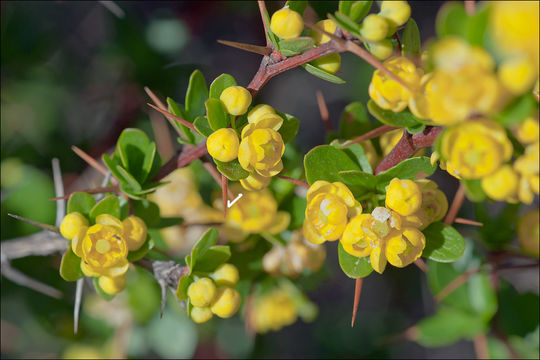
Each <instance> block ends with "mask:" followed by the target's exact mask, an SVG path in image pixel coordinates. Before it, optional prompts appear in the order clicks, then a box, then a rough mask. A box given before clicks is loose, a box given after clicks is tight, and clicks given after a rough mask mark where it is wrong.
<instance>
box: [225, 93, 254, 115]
mask: <svg viewBox="0 0 540 360" xmlns="http://www.w3.org/2000/svg"><path fill="white" fill-rule="evenodd" d="M219 99H220V100H221V101H222V102H223V105H225V109H226V110H227V112H228V113H229V114H231V115H235V116H237V115H243V114H245V113H246V111H247V109H248V108H249V105H251V93H250V92H249V91H248V90H246V89H245V88H243V87H242V86H229V87H228V88H226V89H225V90H223V92H222V93H221V95H220V96H219Z"/></svg>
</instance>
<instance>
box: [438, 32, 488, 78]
mask: <svg viewBox="0 0 540 360" xmlns="http://www.w3.org/2000/svg"><path fill="white" fill-rule="evenodd" d="M431 54H432V56H431V57H432V61H433V66H434V67H435V68H436V69H437V70H442V71H444V72H446V73H456V72H458V71H460V70H461V69H462V68H464V67H466V66H472V67H477V68H478V69H481V70H483V71H488V72H491V71H493V69H494V68H495V62H494V61H493V58H492V57H491V55H490V54H489V53H488V52H487V51H486V50H484V49H483V48H481V47H479V46H471V45H469V44H468V43H467V42H466V41H465V40H463V39H462V38H460V37H457V36H448V37H445V38H443V39H441V40H439V41H437V43H435V44H434V45H433V49H432V52H431Z"/></svg>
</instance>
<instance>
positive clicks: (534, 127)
mask: <svg viewBox="0 0 540 360" xmlns="http://www.w3.org/2000/svg"><path fill="white" fill-rule="evenodd" d="M516 137H517V138H518V140H519V141H521V142H522V143H524V144H530V143H534V142H536V141H538V138H539V137H540V127H539V123H538V119H535V118H533V117H532V116H529V117H528V118H526V119H525V120H524V121H523V122H522V123H521V124H519V126H518V128H517V131H516Z"/></svg>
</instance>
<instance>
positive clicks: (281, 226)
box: [223, 184, 290, 241]
mask: <svg viewBox="0 0 540 360" xmlns="http://www.w3.org/2000/svg"><path fill="white" fill-rule="evenodd" d="M231 190H232V191H233V192H234V193H235V194H238V193H240V192H242V193H243V195H242V197H241V198H240V199H239V200H238V201H237V202H236V203H235V204H234V205H233V206H231V207H230V208H229V209H228V210H227V216H226V218H225V227H224V229H223V232H224V233H225V234H226V237H228V238H229V240H231V241H240V240H243V239H244V238H245V236H246V235H247V234H258V233H261V232H269V233H271V234H276V233H280V232H282V231H283V230H285V229H286V228H287V226H289V223H290V215H289V214H288V213H286V212H284V211H277V202H276V200H275V199H274V197H273V195H272V193H271V192H270V191H269V190H268V189H264V190H261V191H248V192H245V191H242V190H241V188H240V187H239V186H238V185H236V184H234V185H232V186H231Z"/></svg>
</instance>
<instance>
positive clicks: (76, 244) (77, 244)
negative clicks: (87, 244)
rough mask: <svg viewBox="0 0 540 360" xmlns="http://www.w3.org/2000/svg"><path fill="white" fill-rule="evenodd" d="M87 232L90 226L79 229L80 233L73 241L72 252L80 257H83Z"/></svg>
mask: <svg viewBox="0 0 540 360" xmlns="http://www.w3.org/2000/svg"><path fill="white" fill-rule="evenodd" d="M87 230H88V226H81V227H79V232H78V233H77V235H75V236H74V237H73V239H71V250H73V253H74V254H75V255H77V256H78V257H82V241H83V239H84V237H85V236H86V231H87Z"/></svg>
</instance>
